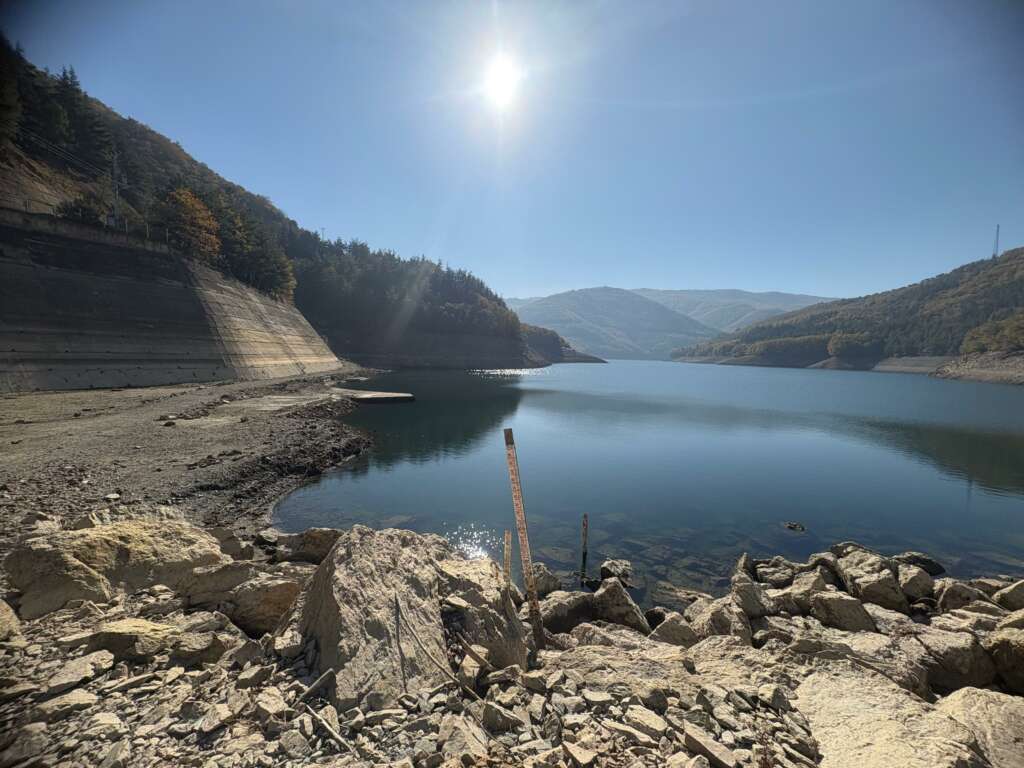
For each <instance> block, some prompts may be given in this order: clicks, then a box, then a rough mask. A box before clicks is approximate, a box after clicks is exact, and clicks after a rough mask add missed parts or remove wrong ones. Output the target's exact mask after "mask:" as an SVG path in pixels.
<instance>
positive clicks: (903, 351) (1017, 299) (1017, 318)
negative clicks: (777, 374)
mask: <svg viewBox="0 0 1024 768" xmlns="http://www.w3.org/2000/svg"><path fill="white" fill-rule="evenodd" d="M1022 312H1024V248H1016V249H1013V250H1009V251H1006V252H1004V253H1003V254H1002V255H1001V256H999V257H998V258H990V259H984V260H982V261H975V262H972V263H970V264H966V265H964V266H962V267H959V268H958V269H954V270H953V271H951V272H947V273H945V274H942V275H938V276H937V277H933V278H930V279H928V280H923V281H922V282H920V283H915V284H914V285H908V286H906V287H904V288H897V289H895V290H891V291H885V292H884V293H876V294H873V295H871V296H864V297H862V298H859V299H844V300H840V301H833V302H828V303H826V304H816V305H814V306H811V307H807V308H805V309H801V310H798V311H796V312H790V313H788V314H785V315H781V316H779V317H774V318H772V319H771V320H768V321H765V322H761V323H756V324H754V325H751V326H749V327H747V328H744V329H743V330H741V331H739V332H738V333H734V334H730V335H728V336H721V337H719V338H717V339H714V340H712V341H709V342H706V343H701V344H698V345H696V346H693V347H689V348H686V349H680V350H677V351H676V353H675V354H674V356H675V357H714V358H736V359H737V361H748V362H752V363H762V364H775V365H796V366H804V365H812V364H815V363H819V362H821V361H823V360H826V359H827V358H837V359H838V360H840V361H849V362H850V363H852V364H854V365H856V364H858V363H862V362H870V361H877V360H878V359H881V358H883V357H902V356H911V355H957V354H960V353H961V352H964V353H969V352H984V351H1013V350H1018V349H1024V322H1022V320H1021V313H1022Z"/></svg>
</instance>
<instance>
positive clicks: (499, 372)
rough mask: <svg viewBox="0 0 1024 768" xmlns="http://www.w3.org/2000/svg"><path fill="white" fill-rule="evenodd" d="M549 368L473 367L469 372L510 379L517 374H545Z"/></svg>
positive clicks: (517, 375) (475, 374) (516, 376)
mask: <svg viewBox="0 0 1024 768" xmlns="http://www.w3.org/2000/svg"><path fill="white" fill-rule="evenodd" d="M549 370H550V369H549V368H474V369H473V370H471V371H469V373H471V374H473V375H474V376H483V377H487V378H495V379H512V378H518V377H519V376H546V375H547V374H548V372H549Z"/></svg>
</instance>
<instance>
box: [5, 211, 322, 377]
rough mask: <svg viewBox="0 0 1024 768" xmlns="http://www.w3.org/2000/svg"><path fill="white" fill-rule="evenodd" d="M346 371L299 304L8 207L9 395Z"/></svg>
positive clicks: (94, 231)
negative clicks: (276, 298)
mask: <svg viewBox="0 0 1024 768" xmlns="http://www.w3.org/2000/svg"><path fill="white" fill-rule="evenodd" d="M341 364H342V363H341V361H340V360H338V358H337V357H336V356H335V355H334V353H332V352H331V350H330V349H329V348H328V346H327V344H326V343H325V342H324V340H323V339H322V338H321V337H320V336H319V335H318V334H317V332H316V331H315V330H314V329H313V327H312V326H311V325H310V324H309V322H308V321H307V320H306V318H305V317H303V315H302V313H301V312H299V310H298V309H296V308H295V307H294V306H293V305H291V304H289V303H286V302H282V301H277V300H275V299H272V298H270V297H269V296H266V295H264V294H262V293H259V292H258V291H256V290H255V289H253V288H251V287H249V286H247V285H245V284H243V283H241V282H239V281H237V280H235V279H233V278H230V277H225V276H224V275H222V274H221V273H219V272H217V271H215V270H213V269H211V268H209V267H206V266H204V265H202V264H199V263H197V262H195V261H193V260H191V259H189V258H187V257H186V256H184V255H181V254H178V253H175V252H173V251H171V250H170V249H169V248H167V247H166V246H164V245H163V244H160V243H155V242H152V241H148V240H142V239H138V238H134V237H130V236H127V235H124V234H121V233H118V232H116V231H113V230H108V229H101V228H94V227H90V226H86V225H82V224H78V223H76V222H72V221H68V220H66V219H59V218H55V217H53V216H49V215H44V214H33V213H24V212H21V211H16V210H11V209H0V392H18V391H30V390H50V389H90V388H102V387H139V386H152V385H159V384H181V383H188V382H207V381H225V380H254V379H271V378H280V377H286V376H294V375H300V374H308V373H318V372H324V371H330V370H334V369H336V368H339V367H340V366H341Z"/></svg>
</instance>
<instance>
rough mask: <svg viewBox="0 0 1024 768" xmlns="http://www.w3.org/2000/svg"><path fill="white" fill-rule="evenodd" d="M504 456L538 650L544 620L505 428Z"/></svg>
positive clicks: (513, 456) (513, 455)
mask: <svg viewBox="0 0 1024 768" xmlns="http://www.w3.org/2000/svg"><path fill="white" fill-rule="evenodd" d="M505 458H506V459H507V460H508V479H509V482H510V483H511V485H512V506H513V507H514V508H515V511H516V532H517V533H518V534H519V556H520V557H521V558H522V561H523V584H525V585H526V599H527V602H528V603H529V606H530V624H531V625H532V626H533V641H534V643H535V644H536V646H537V650H538V651H543V650H544V648H545V642H544V622H543V621H542V620H541V617H540V602H539V601H538V600H537V584H536V582H535V581H534V580H533V563H532V561H531V559H530V537H529V535H528V534H527V532H526V509H525V508H524V507H523V486H522V484H521V483H520V481H519V459H518V458H517V457H516V441H515V439H514V438H513V437H512V430H511V429H506V430H505Z"/></svg>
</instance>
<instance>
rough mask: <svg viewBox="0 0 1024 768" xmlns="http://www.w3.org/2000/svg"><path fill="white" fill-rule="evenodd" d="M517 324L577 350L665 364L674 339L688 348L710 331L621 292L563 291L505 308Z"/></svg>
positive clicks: (711, 331)
mask: <svg viewBox="0 0 1024 768" xmlns="http://www.w3.org/2000/svg"><path fill="white" fill-rule="evenodd" d="M509 306H511V307H512V308H513V309H515V311H516V313H517V314H518V315H519V318H520V321H521V322H524V323H529V324H532V325H540V326H543V327H545V328H551V329H552V330H554V331H556V332H557V333H559V334H561V335H562V336H563V337H565V339H566V340H567V341H568V342H569V343H570V344H572V346H574V347H575V348H576V349H578V350H579V351H580V352H585V353H588V354H591V355H597V356H599V357H603V358H627V359H654V360H659V359H661V360H667V359H669V354H670V353H671V351H672V343H673V339H687V340H688V341H685V342H683V343H684V344H692V343H695V342H697V341H699V340H702V339H710V338H712V337H713V336H715V335H716V334H717V333H718V332H717V331H716V330H715V329H713V328H708V327H707V326H705V325H703V324H701V323H699V322H698V321H696V320H694V319H692V318H690V317H687V316H686V315H682V314H680V313H678V312H674V311H673V310H671V309H669V308H667V307H665V306H663V305H661V304H659V303H658V302H655V301H651V300H650V299H647V298H644V297H643V296H640V295H638V294H636V293H634V292H632V291H629V290H626V289H624V288H613V287H610V286H600V287H596V288H582V289H579V290H575V291H565V292H563V293H559V294H553V295H552V296H545V297H541V298H538V299H536V300H534V301H531V302H528V303H520V304H519V305H518V309H516V305H515V304H514V303H513V304H509Z"/></svg>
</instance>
